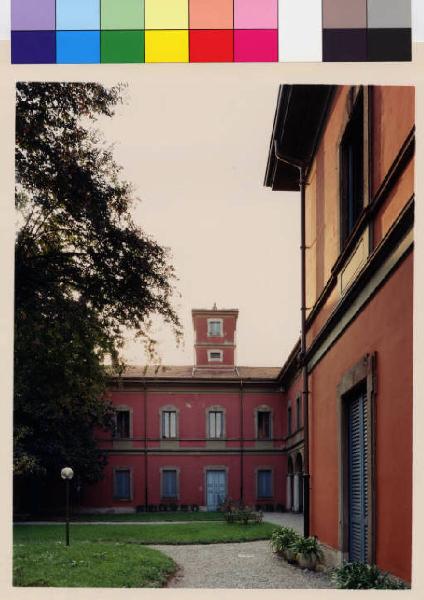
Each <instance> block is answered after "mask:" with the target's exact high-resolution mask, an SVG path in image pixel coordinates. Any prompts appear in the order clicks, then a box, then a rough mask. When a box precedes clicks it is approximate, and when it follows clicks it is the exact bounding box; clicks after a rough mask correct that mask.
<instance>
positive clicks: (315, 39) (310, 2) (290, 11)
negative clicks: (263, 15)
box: [278, 0, 322, 62]
mask: <svg viewBox="0 0 424 600" xmlns="http://www.w3.org/2000/svg"><path fill="white" fill-rule="evenodd" d="M278 21H279V25H278V27H279V32H278V45H279V62H321V61H322V0H296V2H293V0H279V5H278Z"/></svg>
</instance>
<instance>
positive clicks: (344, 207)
mask: <svg viewBox="0 0 424 600" xmlns="http://www.w3.org/2000/svg"><path fill="white" fill-rule="evenodd" d="M363 128H364V100H363V92H362V91H361V92H360V93H359V95H358V97H357V99H356V102H355V106H354V108H353V111H352V116H351V118H350V121H349V123H348V124H347V126H346V130H345V132H344V135H343V138H342V142H341V144H340V176H341V190H340V192H341V198H340V233H341V245H342V247H343V246H344V245H345V243H346V240H347V239H348V237H349V235H350V233H351V232H352V231H353V229H354V227H355V225H356V223H357V221H358V219H359V216H360V214H361V212H362V209H363V206H364V131H363Z"/></svg>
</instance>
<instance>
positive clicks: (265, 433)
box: [257, 411, 271, 440]
mask: <svg viewBox="0 0 424 600" xmlns="http://www.w3.org/2000/svg"><path fill="white" fill-rule="evenodd" d="M257 437H258V440H269V439H270V438H271V413H270V412H269V411H258V432H257Z"/></svg>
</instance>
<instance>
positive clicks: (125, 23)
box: [11, 0, 412, 64]
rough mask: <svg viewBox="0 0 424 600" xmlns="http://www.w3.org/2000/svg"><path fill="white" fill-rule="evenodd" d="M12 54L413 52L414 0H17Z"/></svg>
mask: <svg viewBox="0 0 424 600" xmlns="http://www.w3.org/2000/svg"><path fill="white" fill-rule="evenodd" d="M11 7H12V8H11V10H12V15H11V16H12V20H11V22H12V35H11V42H12V44H11V45H12V63H15V64H17V63H26V64H35V63H58V64H82V63H144V62H146V63H187V62H192V63H199V62H200V63H201V62H294V61H312V62H322V61H324V62H338V61H348V62H352V61H408V60H411V47H412V42H411V0H12V4H11Z"/></svg>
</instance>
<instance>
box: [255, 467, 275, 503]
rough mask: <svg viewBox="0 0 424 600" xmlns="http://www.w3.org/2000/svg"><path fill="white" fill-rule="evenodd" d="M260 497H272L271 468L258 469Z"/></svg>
mask: <svg viewBox="0 0 424 600" xmlns="http://www.w3.org/2000/svg"><path fill="white" fill-rule="evenodd" d="M258 498H272V471H271V469H261V470H260V471H258Z"/></svg>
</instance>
